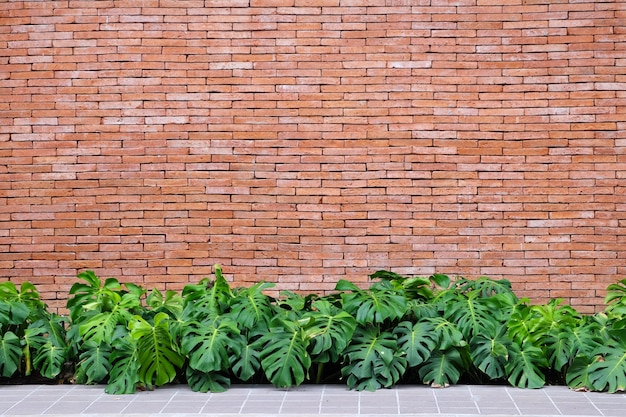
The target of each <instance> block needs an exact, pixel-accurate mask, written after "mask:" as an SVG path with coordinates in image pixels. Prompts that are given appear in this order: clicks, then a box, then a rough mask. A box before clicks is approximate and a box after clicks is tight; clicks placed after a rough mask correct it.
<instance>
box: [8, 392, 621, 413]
mask: <svg viewBox="0 0 626 417" xmlns="http://www.w3.org/2000/svg"><path fill="white" fill-rule="evenodd" d="M77 415H80V416H83V417H91V416H93V417H95V416H98V417H110V416H125V417H139V416H156V415H159V416H167V417H200V416H212V417H226V416H234V415H245V416H246V417H254V416H257V417H260V416H263V417H269V416H281V417H288V416H293V417H310V416H318V415H322V416H325V417H331V416H332V417H339V416H341V417H348V416H357V415H358V416H376V417H383V416H392V415H393V416H397V415H402V416H405V417H409V416H422V417H426V416H437V417H442V416H446V417H451V416H476V415H488V416H491V417H496V416H498V417H500V416H507V417H508V416H578V417H581V416H585V417H587V416H614V417H625V416H626V394H624V393H619V394H606V393H597V392H574V391H571V390H569V389H568V388H567V387H545V388H543V389H539V390H524V389H517V388H513V387H505V386H475V385H470V386H467V385H455V386H452V387H449V388H444V389H433V388H430V387H426V386H399V387H397V388H393V389H384V390H379V391H376V392H357V391H349V390H348V389H347V388H346V387H345V386H343V385H305V386H301V387H298V388H293V389H288V390H281V389H277V388H274V387H272V386H266V385H260V386H248V385H246V386H241V385H237V386H233V387H231V388H230V389H229V390H228V391H226V392H223V393H216V394H212V393H206V394H202V393H195V392H192V391H191V390H189V388H188V387H187V386H168V387H161V388H158V389H157V390H155V391H151V392H139V393H136V394H131V395H108V394H105V393H104V389H103V387H102V386H84V385H22V386H0V416H1V417H7V416H22V417H23V416H48V417H52V416H64V417H71V416H77Z"/></svg>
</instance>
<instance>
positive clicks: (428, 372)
mask: <svg viewBox="0 0 626 417" xmlns="http://www.w3.org/2000/svg"><path fill="white" fill-rule="evenodd" d="M464 370H465V369H464V365H463V359H462V358H461V354H460V352H459V350H458V349H457V348H454V347H453V348H450V349H447V350H439V351H435V352H433V353H432V354H431V355H430V357H429V358H428V359H427V360H426V361H425V362H424V363H423V364H422V366H421V367H420V368H419V376H420V378H421V379H422V381H424V383H425V384H431V385H433V386H436V387H446V386H448V385H451V384H456V383H457V382H458V380H459V379H460V378H461V374H462V372H463V371H464Z"/></svg>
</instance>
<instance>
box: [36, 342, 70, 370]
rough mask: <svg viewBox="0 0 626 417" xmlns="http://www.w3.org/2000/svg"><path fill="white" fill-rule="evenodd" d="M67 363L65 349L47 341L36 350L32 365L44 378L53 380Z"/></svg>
mask: <svg viewBox="0 0 626 417" xmlns="http://www.w3.org/2000/svg"><path fill="white" fill-rule="evenodd" d="M66 361H67V348H66V347H64V346H57V345H55V344H54V343H53V342H52V341H50V340H48V341H47V342H46V343H45V344H43V345H42V346H40V347H39V349H37V352H36V354H35V358H34V359H33V365H34V366H35V368H37V370H38V371H39V373H40V375H41V376H43V377H44V378H48V379H53V378H54V377H56V376H57V375H59V374H60V373H61V371H62V370H63V365H64V364H65V362H66Z"/></svg>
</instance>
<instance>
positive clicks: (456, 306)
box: [437, 290, 501, 340]
mask: <svg viewBox="0 0 626 417" xmlns="http://www.w3.org/2000/svg"><path fill="white" fill-rule="evenodd" d="M480 294H481V293H480V292H478V291H470V292H468V293H465V294H462V293H459V292H458V291H456V290H447V291H445V292H443V293H442V294H441V295H440V296H439V297H438V299H437V300H438V303H439V305H440V306H441V307H440V309H441V310H442V311H443V316H444V318H445V319H446V320H448V321H450V322H452V323H454V324H455V325H456V327H457V328H458V329H459V330H460V331H461V333H462V334H463V336H464V337H465V339H467V340H469V339H471V337H472V336H474V335H477V334H485V333H489V332H491V331H493V329H495V328H496V327H498V326H499V325H500V324H501V323H500V321H499V320H498V318H497V317H496V316H495V313H494V312H496V311H498V309H497V306H495V305H493V303H490V302H489V299H488V298H482V297H481V296H480Z"/></svg>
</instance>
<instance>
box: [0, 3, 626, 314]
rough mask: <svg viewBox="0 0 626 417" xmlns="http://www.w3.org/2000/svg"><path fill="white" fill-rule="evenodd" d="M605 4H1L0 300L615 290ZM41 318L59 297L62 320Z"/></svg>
mask: <svg viewBox="0 0 626 417" xmlns="http://www.w3.org/2000/svg"><path fill="white" fill-rule="evenodd" d="M625 181H626V2H623V1H619V0H615V1H602V0H597V1H593V0H569V1H568V0H206V1H204V0H84V1H81V0H58V1H53V0H45V1H14V0H4V1H2V2H0V277H1V278H2V279H10V280H13V281H15V282H20V281H24V280H30V281H32V282H34V283H35V284H37V285H38V288H39V290H40V291H41V292H42V293H43V296H44V297H45V298H46V299H47V300H50V302H49V304H50V305H51V306H52V307H53V308H56V307H61V306H62V305H64V300H63V298H64V297H65V296H66V294H67V290H68V289H69V287H70V285H71V284H72V283H74V282H75V281H76V274H77V273H78V272H80V271H82V270H85V269H93V270H95V271H96V272H97V273H98V274H99V275H101V276H103V277H106V276H114V277H117V278H119V279H120V280H121V281H132V282H137V283H142V284H144V285H146V286H147V287H148V288H152V287H158V288H160V289H166V288H169V289H176V290H179V289H181V288H182V287H183V286H184V285H185V284H186V283H188V282H197V280H199V279H200V278H202V277H205V276H210V275H211V274H212V265H213V264H214V263H220V264H222V265H223V266H224V271H225V273H226V275H227V277H228V278H229V279H231V280H234V283H235V285H248V284H250V283H252V282H256V281H259V280H266V281H272V282H276V283H277V284H278V285H277V288H278V289H288V290H294V291H305V292H313V291H326V290H332V289H333V288H334V285H335V282H336V281H337V280H338V279H340V278H346V279H350V280H352V281H354V282H357V283H360V284H363V285H367V275H368V274H370V273H372V272H374V271H376V270H378V269H389V270H393V271H395V272H398V273H402V274H409V275H420V276H428V275H430V274H432V273H435V272H438V273H445V274H448V275H451V276H456V275H462V276H466V277H468V278H476V277H478V276H481V275H486V276H490V277H492V278H498V279H499V278H507V279H509V280H511V281H512V282H513V283H514V288H515V289H516V291H517V292H518V294H519V295H520V296H529V297H531V298H532V299H533V300H534V301H537V302H543V301H545V300H547V299H548V298H552V297H565V298H566V299H567V301H569V302H571V303H572V304H573V305H574V306H576V307H578V308H579V309H580V310H582V311H594V309H596V308H597V307H598V305H600V304H601V303H602V298H603V296H604V294H605V288H606V286H607V285H608V284H610V283H613V282H616V281H617V280H618V279H621V278H623V277H624V276H625V275H626V264H625V263H624V259H625V258H626V245H625V244H626V183H625ZM59 298H60V299H59Z"/></svg>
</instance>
